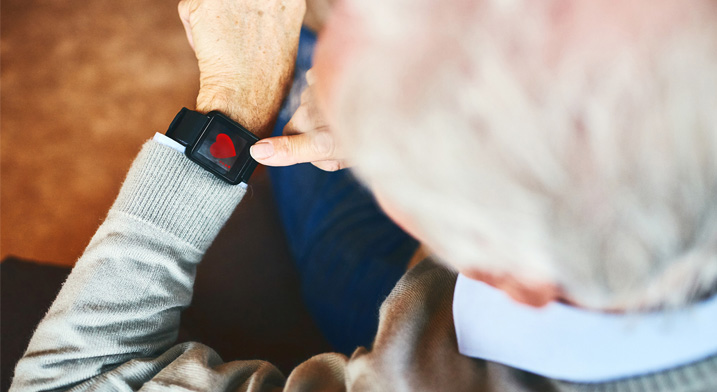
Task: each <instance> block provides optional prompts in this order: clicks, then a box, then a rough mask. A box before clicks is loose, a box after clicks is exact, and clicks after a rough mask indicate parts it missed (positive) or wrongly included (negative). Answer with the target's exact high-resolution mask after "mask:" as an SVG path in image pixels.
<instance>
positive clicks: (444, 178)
mask: <svg viewBox="0 0 717 392" xmlns="http://www.w3.org/2000/svg"><path fill="white" fill-rule="evenodd" d="M350 7H351V8H352V12H355V13H356V15H358V16H359V18H360V19H361V23H360V26H361V29H360V31H358V32H357V34H362V35H364V38H363V40H364V41H365V42H366V45H363V46H362V47H361V49H360V50H359V53H358V54H357V55H356V57H355V61H352V63H351V64H350V65H348V66H347V67H346V68H345V69H343V71H342V73H341V76H340V77H339V83H338V85H337V87H336V90H335V94H334V97H336V102H335V113H334V115H335V121H336V124H335V125H336V126H337V129H338V130H339V135H340V137H341V138H342V142H343V143H344V145H346V146H348V147H349V148H350V150H349V153H350V154H351V156H352V160H353V161H354V163H355V164H356V168H357V172H358V173H359V175H360V176H361V178H362V179H364V180H365V181H366V182H367V183H368V184H369V185H370V186H371V187H374V188H375V189H378V190H380V191H381V193H382V194H383V195H385V197H386V198H388V199H389V200H391V201H392V203H393V204H396V205H399V206H400V208H401V209H402V210H403V212H404V213H405V214H407V215H409V216H410V217H411V218H412V219H413V220H414V221H415V222H416V223H417V224H418V225H419V226H420V227H421V234H422V237H423V238H422V240H424V241H425V242H426V244H427V245H428V246H429V247H431V248H432V249H433V250H434V251H435V252H436V254H437V255H438V256H439V257H441V258H442V259H443V260H444V261H445V262H446V263H448V264H450V265H452V266H454V267H456V268H457V269H460V270H470V269H475V270H483V271H489V272H491V273H496V274H503V273H505V274H511V275H513V276H515V277H516V278H518V279H522V280H524V281H548V282H555V283H557V284H558V285H559V286H560V287H561V288H562V289H563V290H564V292H565V294H566V296H567V297H568V298H570V299H571V300H573V301H574V302H576V303H577V304H579V305H581V306H586V307H593V308H603V309H604V308H619V309H643V308H654V307H664V306H679V305H681V304H683V303H686V302H690V301H693V300H694V299H695V298H697V297H699V296H701V295H704V294H706V293H709V292H712V291H713V290H714V288H715V284H716V282H717V1H714V0H695V1H689V2H679V1H668V0H653V1H647V0H606V1H592V0H579V1H569V0H552V1H551V0H548V1H530V0H502V1H499V0H494V1H488V0H484V1H461V0H450V1H442V2H435V1H429V0H410V1H409V0H405V1H404V0H397V1H392V2H386V1H382V0H355V1H353V2H350Z"/></svg>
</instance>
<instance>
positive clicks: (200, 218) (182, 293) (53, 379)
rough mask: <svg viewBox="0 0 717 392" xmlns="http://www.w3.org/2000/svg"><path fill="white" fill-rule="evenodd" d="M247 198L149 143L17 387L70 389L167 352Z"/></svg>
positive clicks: (46, 322) (41, 330)
mask: <svg viewBox="0 0 717 392" xmlns="http://www.w3.org/2000/svg"><path fill="white" fill-rule="evenodd" d="M244 193H245V190H244V189H243V188H242V187H240V186H232V185H229V184H226V183H224V182H222V181H221V180H219V179H217V178H216V177H214V176H213V175H211V174H210V173H208V172H206V171H205V170H204V169H202V168H200V167H199V166H197V165H196V164H194V163H193V162H191V161H189V160H188V159H186V157H185V156H184V155H182V154H181V153H179V152H177V151H175V150H173V149H171V148H169V147H166V146H163V145H160V144H159V143H157V142H155V141H148V142H147V143H146V144H145V145H144V146H143V148H142V150H141V152H140V153H139V155H138V157H137V158H136V159H135V161H134V163H133V164H132V167H131V168H130V171H129V173H128V175H127V178H126V180H125V182H124V184H123V185H122V188H121V190H120V193H119V195H118V197H117V199H116V201H115V203H114V205H113V206H112V208H111V209H110V211H109V213H108V215H107V218H106V219H105V221H104V222H103V223H102V225H101V226H100V228H99V229H98V230H97V233H96V234H95V235H94V237H93V238H92V240H91V241H90V243H89V245H88V246H87V248H86V249H85V252H84V254H83V255H82V256H81V257H80V259H79V260H78V262H77V264H76V265H75V267H74V269H73V270H72V273H71V274H70V276H69V277H68V278H67V281H66V282H65V283H64V285H63V287H62V289H61V291H60V293H59V294H58V296H57V298H56V299H55V301H54V303H53V304H52V306H51V307H50V309H49V311H48V312H47V314H46V315H45V317H44V319H43V320H42V321H41V322H40V324H39V326H38V327H37V329H36V331H35V333H34V335H33V337H32V339H31V341H30V344H29V347H28V349H27V351H26V352H25V355H24V356H23V358H22V359H21V360H20V362H19V363H18V365H17V367H16V370H15V376H14V380H13V385H12V387H11V390H13V391H20V390H23V391H24V390H55V389H67V388H69V387H72V386H74V385H77V384H80V383H82V382H83V381H86V380H89V379H91V378H93V377H95V376H98V375H99V374H101V373H103V372H106V371H108V370H111V369H113V368H116V367H117V366H119V365H121V364H123V363H125V362H128V361H130V360H132V359H136V358H144V357H154V356H158V355H159V354H161V353H162V352H164V351H165V350H167V349H168V348H169V347H170V346H171V345H172V344H173V343H174V341H175V339H176V337H177V333H178V328H179V316H180V312H181V310H182V309H184V308H186V307H187V306H188V305H189V303H190V301H191V298H192V286H193V283H194V276H195V270H196V265H197V263H198V262H199V261H200V259H201V258H202V256H203V254H204V252H205V251H206V249H207V248H208V247H209V245H210V244H211V243H212V241H213V240H214V238H215V237H216V235H217V233H218V232H219V230H220V229H221V228H222V226H223V225H224V223H225V222H226V220H227V219H228V218H229V216H230V215H231V213H232V211H233V210H234V208H235V207H236V205H237V204H238V203H239V201H240V200H241V198H242V197H243V195H244Z"/></svg>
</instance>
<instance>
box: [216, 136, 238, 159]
mask: <svg viewBox="0 0 717 392" xmlns="http://www.w3.org/2000/svg"><path fill="white" fill-rule="evenodd" d="M209 152H210V153H211V154H212V156H213V157H214V158H219V159H222V158H231V157H233V156H235V155H236V154H237V152H236V150H235V149H234V143H233V142H232V139H231V138H229V136H228V135H226V134H224V133H220V134H219V135H217V141H216V142H214V144H212V146H211V147H209Z"/></svg>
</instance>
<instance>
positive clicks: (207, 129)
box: [165, 108, 259, 185]
mask: <svg viewBox="0 0 717 392" xmlns="http://www.w3.org/2000/svg"><path fill="white" fill-rule="evenodd" d="M165 135H166V136H167V137H169V138H171V139H173V140H175V141H176V142H178V143H179V144H181V145H182V146H184V147H185V150H184V154H185V155H186V156H187V157H188V158H189V159H191V160H192V161H194V162H196V163H197V164H199V166H201V167H203V168H204V169H206V170H208V171H209V172H211V173H213V174H214V175H215V176H217V177H219V178H221V179H222V180H224V181H226V182H228V183H230V184H234V185H236V184H239V183H242V182H244V183H245V182H247V181H248V180H249V177H250V176H251V173H252V172H253V171H254V169H255V168H256V165H257V162H256V161H255V160H254V159H253V158H252V157H251V155H250V154H249V147H251V146H252V145H253V144H254V143H256V142H257V141H259V138H258V137H256V136H255V135H254V134H253V133H251V132H249V131H247V130H246V128H244V127H242V126H241V125H239V124H237V123H236V122H234V121H232V120H231V119H230V118H229V117H227V116H225V115H223V114H222V113H220V112H216V111H213V112H210V113H209V114H202V113H199V112H195V111H193V110H189V109H187V108H182V110H180V111H179V113H177V115H176V116H175V117H174V120H172V123H171V124H170V125H169V129H167V133H166V134H165Z"/></svg>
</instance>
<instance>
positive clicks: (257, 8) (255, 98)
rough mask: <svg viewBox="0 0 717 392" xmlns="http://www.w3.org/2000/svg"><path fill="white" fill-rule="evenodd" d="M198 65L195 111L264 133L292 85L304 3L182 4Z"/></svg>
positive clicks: (236, 0) (204, 0) (197, 0)
mask: <svg viewBox="0 0 717 392" xmlns="http://www.w3.org/2000/svg"><path fill="white" fill-rule="evenodd" d="M178 8H179V16H180V18H181V20H182V23H183V24H184V29H185V31H186V33H187V39H188V40H189V44H190V45H191V46H192V48H193V49H194V53H195V54H196V56H197V60H198V62H199V73H200V89H199V96H198V97H197V110H200V111H210V110H220V111H222V112H224V113H225V114H227V115H229V116H230V117H233V118H234V119H235V120H237V121H238V122H239V123H241V124H242V125H244V126H245V127H246V128H247V129H249V130H250V131H252V132H255V133H265V132H267V131H268V130H269V129H270V127H271V123H272V122H273V120H274V119H275V118H276V115H277V114H278V111H279V107H280V105H281V101H282V99H283V97H284V95H285V93H286V89H287V86H289V83H290V82H291V77H292V72H293V69H294V60H295V58H296V50H297V47H298V43H299V32H300V29H301V22H302V19H303V17H304V12H305V9H306V4H305V0H182V1H180V3H179V6H178Z"/></svg>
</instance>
